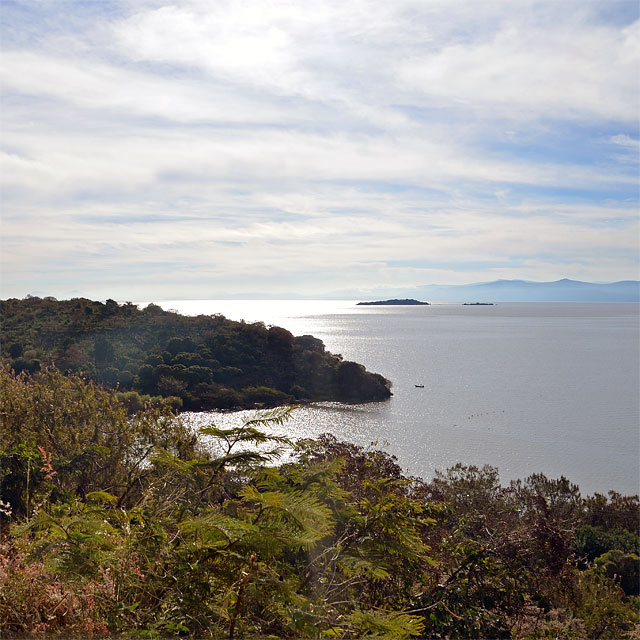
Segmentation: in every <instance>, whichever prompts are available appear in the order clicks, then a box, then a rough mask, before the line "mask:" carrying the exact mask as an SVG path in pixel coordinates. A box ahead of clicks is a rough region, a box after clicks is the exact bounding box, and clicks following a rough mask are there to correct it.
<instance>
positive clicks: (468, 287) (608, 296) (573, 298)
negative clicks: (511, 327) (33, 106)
mask: <svg viewBox="0 0 640 640" xmlns="http://www.w3.org/2000/svg"><path fill="white" fill-rule="evenodd" d="M394 295H396V296H398V295H402V296H405V295H407V296H411V297H412V298H417V299H419V300H427V301H429V302H640V281H638V280H623V281H621V282H611V283H608V284H598V283H594V282H580V281H578V280H568V279H566V278H564V279H562V280H556V281H555V282H530V281H527V280H496V281H494V282H480V283H476V284H463V285H438V284H432V285H423V286H419V287H414V288H411V289H401V290H398V291H395V292H394ZM367 297H369V296H367Z"/></svg>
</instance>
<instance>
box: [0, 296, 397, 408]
mask: <svg viewBox="0 0 640 640" xmlns="http://www.w3.org/2000/svg"><path fill="white" fill-rule="evenodd" d="M0 322H1V330H2V358H3V359H4V361H5V362H7V363H8V364H9V365H10V366H11V367H12V368H13V369H14V370H15V371H16V372H18V373H19V372H21V371H26V372H34V371H38V370H39V369H40V368H42V367H44V366H47V365H50V364H53V365H55V366H56V367H57V368H58V369H59V370H60V371H62V372H63V373H67V374H68V373H82V374H84V375H86V376H89V377H90V378H91V379H93V380H95V381H96V382H99V383H100V384H102V385H104V386H106V387H109V388H112V389H116V388H117V389H118V390H119V391H120V392H121V393H122V394H123V399H124V400H125V402H127V403H128V404H129V405H130V407H131V408H132V409H138V408H140V407H141V406H142V403H143V401H144V398H142V399H141V396H144V395H147V396H161V397H165V398H171V399H172V400H171V401H172V403H173V405H174V406H175V407H182V408H184V409H191V410H202V409H230V408H236V407H252V406H260V405H262V406H275V405H278V404H283V403H286V402H293V401H300V400H339V401H343V402H369V401H374V400H384V399H386V398H388V397H389V396H390V395H391V392H390V390H389V387H390V383H389V381H388V380H386V379H385V378H383V377H382V376H381V375H378V374H374V373H369V372H367V371H366V370H365V369H364V367H363V366H362V365H359V364H357V363H355V362H347V361H343V360H342V357H341V356H339V355H333V354H331V353H329V352H327V351H326V350H325V347H324V345H323V343H322V342H321V341H320V340H318V339H316V338H314V337H312V336H299V337H297V338H296V337H294V336H293V335H292V334H291V333H290V332H289V331H287V330H285V329H282V328H280V327H266V326H265V325H264V324H263V323H260V322H258V323H252V324H248V323H245V322H234V321H231V320H228V319H226V318H224V317H223V316H220V315H214V316H204V315H201V316H197V317H187V316H182V315H179V314H178V313H175V312H171V311H163V310H162V309H161V308H160V307H158V306H157V305H154V304H151V305H149V306H147V307H146V308H145V309H142V310H141V309H139V308H138V307H137V306H136V305H134V304H131V303H126V304H118V303H117V302H115V301H113V300H107V301H106V303H104V304H103V303H101V302H96V301H91V300H86V299H83V298H76V299H73V300H56V299H54V298H35V297H28V298H25V299H23V300H18V299H10V300H4V301H0Z"/></svg>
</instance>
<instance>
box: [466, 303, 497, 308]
mask: <svg viewBox="0 0 640 640" xmlns="http://www.w3.org/2000/svg"><path fill="white" fill-rule="evenodd" d="M462 306H463V307H492V306H493V302H463V303H462Z"/></svg>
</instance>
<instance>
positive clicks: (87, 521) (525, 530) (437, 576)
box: [0, 368, 639, 640]
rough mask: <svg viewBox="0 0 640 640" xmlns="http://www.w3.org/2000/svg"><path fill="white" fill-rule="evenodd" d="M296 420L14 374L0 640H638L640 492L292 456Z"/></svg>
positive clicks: (5, 471) (0, 462)
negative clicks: (280, 428) (147, 401)
mask: <svg viewBox="0 0 640 640" xmlns="http://www.w3.org/2000/svg"><path fill="white" fill-rule="evenodd" d="M288 412H289V409H286V408H285V409H276V410H272V412H270V413H263V414H260V415H257V416H256V418H255V420H253V421H249V422H247V423H246V424H245V425H243V426H240V427H237V428H233V429H224V430H223V429H219V428H216V427H215V425H209V426H207V427H204V428H202V429H201V430H200V432H199V433H194V432H192V431H190V430H189V429H188V428H187V427H186V426H185V425H184V424H183V423H182V422H181V420H180V418H179V417H178V418H176V417H174V416H173V415H172V413H171V412H170V411H168V410H167V408H166V407H163V406H158V407H156V408H148V409H146V410H145V411H143V412H139V413H137V414H136V415H135V416H130V415H128V412H127V409H126V407H125V406H124V405H123V404H122V403H121V402H120V400H119V399H118V397H117V396H116V395H115V394H114V393H112V392H108V391H106V390H104V389H101V388H100V387H98V386H96V385H95V384H94V383H93V382H91V381H87V380H86V379H84V378H82V377H78V376H75V375H73V374H70V375H68V376H63V375H62V374H61V373H60V372H58V371H55V370H45V371H41V372H38V373H35V374H34V375H32V376H27V375H26V374H24V373H23V374H18V375H16V374H14V373H13V372H11V371H10V370H9V369H8V368H4V369H2V370H0V419H1V420H0V500H1V502H0V524H1V525H2V533H1V535H0V635H1V636H2V637H3V638H11V637H15V636H20V635H22V636H24V635H25V634H26V635H28V636H29V637H55V636H61V637H65V638H70V637H78V638H86V637H100V636H107V635H116V636H118V637H139V638H166V637H174V636H175V637H177V636H183V637H194V638H221V637H227V638H239V637H245V638H252V637H253V638H267V637H270V638H274V637H277V638H361V637H373V636H375V637H384V638H406V637H410V636H416V637H421V638H441V639H444V638H517V639H520V640H524V639H533V638H631V637H635V638H637V637H638V627H637V623H638V613H637V612H638V604H639V601H638V555H637V554H638V544H639V542H638V497H637V496H633V497H625V496H621V495H620V494H617V493H615V492H610V493H609V495H608V496H604V495H599V494H596V495H594V496H590V497H587V498H583V497H582V496H581V495H580V492H579V489H578V487H576V486H575V485H573V484H571V483H570V482H569V481H568V480H566V479H565V478H560V479H559V480H551V479H548V478H546V477H545V476H543V475H533V476H531V477H529V478H527V479H525V480H523V481H517V482H513V483H511V484H510V485H509V486H506V487H505V486H502V485H501V484H500V482H499V478H498V472H497V470H496V469H495V468H492V467H483V468H477V467H468V466H464V465H461V464H459V465H457V466H455V467H453V468H452V469H450V470H449V471H448V472H446V473H440V474H437V475H436V477H435V478H434V479H432V480H430V481H423V480H420V479H417V478H408V477H406V476H405V475H404V474H403V473H402V470H401V469H400V468H399V467H398V465H397V464H396V461H395V459H394V458H392V457H390V456H389V455H387V454H385V453H384V452H381V451H369V450H363V449H361V448H359V447H357V446H354V445H352V444H346V443H341V442H338V441H337V440H336V439H335V438H333V437H331V436H323V437H321V438H320V439H318V440H316V441H308V442H303V443H299V444H298V446H297V457H296V458H295V460H294V461H291V462H287V463H280V464H278V463H277V454H278V450H279V449H280V448H281V447H283V446H287V442H286V441H285V440H283V439H282V438H274V437H270V436H269V435H268V431H269V426H270V424H272V423H273V422H274V421H275V422H277V421H281V420H284V419H286V417H287V414H288ZM205 439H206V442H207V443H208V444H207V446H205V445H204V442H205ZM243 445H250V446H249V448H246V446H243ZM634 634H635V635H634Z"/></svg>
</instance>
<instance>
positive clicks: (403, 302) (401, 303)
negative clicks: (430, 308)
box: [358, 298, 429, 306]
mask: <svg viewBox="0 0 640 640" xmlns="http://www.w3.org/2000/svg"><path fill="white" fill-rule="evenodd" d="M358 304H359V305H369V306H370V305H374V306H375V305H378V306H383V305H396V306H407V305H428V304H429V303H428V302H420V300H413V299H411V298H405V299H404V300H395V299H394V300H376V301H375V302H358Z"/></svg>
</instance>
